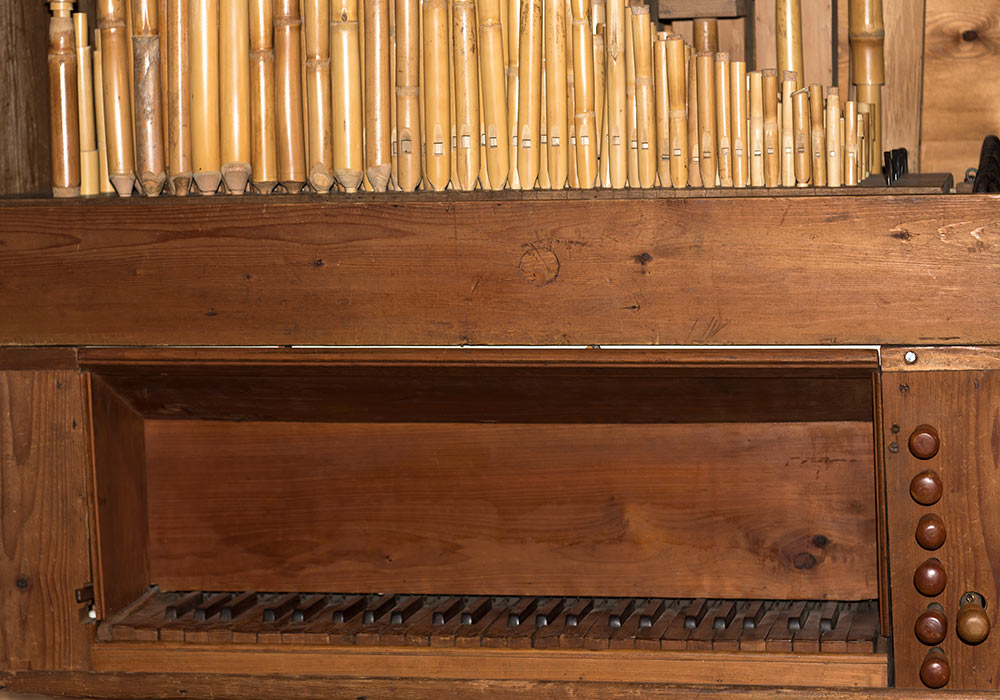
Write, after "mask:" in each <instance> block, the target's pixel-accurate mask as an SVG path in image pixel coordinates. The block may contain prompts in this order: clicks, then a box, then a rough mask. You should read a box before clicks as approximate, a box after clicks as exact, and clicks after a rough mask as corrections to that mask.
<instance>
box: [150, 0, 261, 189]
mask: <svg viewBox="0 0 1000 700" xmlns="http://www.w3.org/2000/svg"><path fill="white" fill-rule="evenodd" d="M268 1H269V0H268ZM268 21H270V20H268ZM167 24H168V25H169V28H168V29H167V80H166V82H167V102H166V105H167V119H166V121H167V168H168V178H167V185H168V187H169V189H170V193H171V194H174V195H178V196H184V195H186V194H187V193H188V192H189V191H190V189H191V182H192V180H193V178H192V175H193V173H192V165H191V157H192V153H191V151H192V148H193V146H192V143H191V71H190V40H189V36H190V34H189V32H190V7H189V0H167Z"/></svg>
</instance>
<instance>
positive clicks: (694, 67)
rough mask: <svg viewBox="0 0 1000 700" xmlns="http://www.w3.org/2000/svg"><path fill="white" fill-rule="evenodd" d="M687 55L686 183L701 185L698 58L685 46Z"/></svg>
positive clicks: (693, 185) (694, 185) (695, 185)
mask: <svg viewBox="0 0 1000 700" xmlns="http://www.w3.org/2000/svg"><path fill="white" fill-rule="evenodd" d="M685 54H686V57H687V71H688V79H687V115H688V184H689V185H690V186H691V187H701V186H702V182H701V124H700V123H699V120H698V60H697V58H696V56H695V54H694V53H693V52H692V51H691V47H690V46H687V47H685Z"/></svg>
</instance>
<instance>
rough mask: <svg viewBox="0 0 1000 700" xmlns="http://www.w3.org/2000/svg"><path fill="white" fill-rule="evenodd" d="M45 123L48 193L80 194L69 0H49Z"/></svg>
mask: <svg viewBox="0 0 1000 700" xmlns="http://www.w3.org/2000/svg"><path fill="white" fill-rule="evenodd" d="M49 9H50V10H51V11H52V17H51V18H50V19H49V53H48V68H49V127H50V129H51V131H50V133H51V135H52V194H53V195H54V196H55V197H78V196H80V98H79V94H78V87H77V57H76V38H75V37H74V34H73V18H72V11H73V3H72V2H50V3H49Z"/></svg>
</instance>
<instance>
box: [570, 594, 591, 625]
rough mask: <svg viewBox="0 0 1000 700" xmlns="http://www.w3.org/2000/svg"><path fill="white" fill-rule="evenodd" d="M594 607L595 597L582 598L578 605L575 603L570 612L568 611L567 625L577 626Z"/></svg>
mask: <svg viewBox="0 0 1000 700" xmlns="http://www.w3.org/2000/svg"><path fill="white" fill-rule="evenodd" d="M593 609H594V599H593V598H587V599H586V600H581V601H580V602H578V603H577V604H576V605H574V606H573V607H572V608H571V609H570V610H569V612H568V613H566V626H567V627H576V626H577V625H579V624H580V620H582V619H583V618H584V617H586V616H587V615H588V614H589V613H590V611H591V610H593Z"/></svg>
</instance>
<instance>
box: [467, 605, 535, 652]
mask: <svg viewBox="0 0 1000 700" xmlns="http://www.w3.org/2000/svg"><path fill="white" fill-rule="evenodd" d="M538 601H539V599H538V598H533V597H527V598H520V599H518V600H517V601H516V602H515V603H514V604H513V605H512V606H511V607H510V608H508V610H507V612H506V613H505V614H504V615H503V616H502V617H501V618H500V619H498V620H495V621H494V622H493V624H492V625H490V626H489V627H487V628H486V630H485V631H484V632H483V636H482V639H481V640H480V641H481V643H482V645H483V646H484V647H493V648H496V647H505V646H507V636H508V635H509V634H511V633H512V632H514V631H515V630H516V629H517V628H518V627H520V626H521V625H524V626H525V629H526V630H529V633H530V630H534V628H535V626H534V625H533V624H531V622H532V620H533V617H532V616H533V615H534V613H535V610H536V609H537V608H538Z"/></svg>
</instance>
